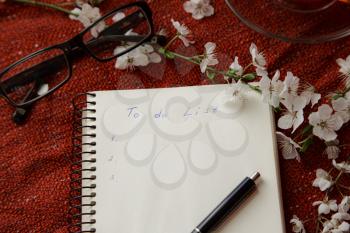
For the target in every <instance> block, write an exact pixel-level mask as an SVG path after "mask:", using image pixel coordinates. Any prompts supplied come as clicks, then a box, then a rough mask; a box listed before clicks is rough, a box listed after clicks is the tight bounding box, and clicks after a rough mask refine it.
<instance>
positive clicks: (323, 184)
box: [312, 168, 333, 192]
mask: <svg viewBox="0 0 350 233" xmlns="http://www.w3.org/2000/svg"><path fill="white" fill-rule="evenodd" d="M332 185H333V180H332V177H331V175H330V174H328V172H326V171H325V170H323V169H321V168H319V169H317V170H316V179H315V180H314V181H313V183H312V186H314V187H318V188H319V189H320V190H321V191H322V192H323V191H325V190H327V189H329V188H330V187H331V186H332Z"/></svg>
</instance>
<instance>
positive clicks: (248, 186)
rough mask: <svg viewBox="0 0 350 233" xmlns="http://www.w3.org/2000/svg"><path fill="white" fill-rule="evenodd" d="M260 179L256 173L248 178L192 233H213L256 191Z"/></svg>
mask: <svg viewBox="0 0 350 233" xmlns="http://www.w3.org/2000/svg"><path fill="white" fill-rule="evenodd" d="M259 177H260V173H259V172H255V173H254V174H253V175H251V176H250V177H246V178H245V179H244V180H243V181H242V182H241V183H240V184H239V185H238V186H237V187H236V188H235V189H234V190H233V191H232V192H231V193H230V194H229V195H228V196H227V197H226V198H225V199H224V200H223V201H222V202H221V203H220V204H219V205H218V206H217V207H216V208H215V209H214V210H213V211H212V212H211V213H210V214H209V215H208V216H207V217H206V218H205V219H204V220H203V221H202V222H201V223H200V224H199V225H198V226H197V227H196V228H195V229H194V230H193V231H192V233H209V232H212V231H213V230H214V229H215V228H216V227H217V226H218V225H219V224H220V222H221V221H223V220H224V218H225V217H226V216H227V215H228V214H229V213H230V212H231V211H233V210H234V209H235V208H236V207H238V206H239V205H240V204H241V203H242V202H243V201H244V200H245V199H246V198H247V197H248V196H249V194H251V193H252V191H254V190H255V188H256V184H255V181H256V180H257V179H258V178H259Z"/></svg>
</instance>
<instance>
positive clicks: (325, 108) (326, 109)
mask: <svg viewBox="0 0 350 233" xmlns="http://www.w3.org/2000/svg"><path fill="white" fill-rule="evenodd" d="M332 112H333V109H332V108H331V107H330V106H329V105H328V104H322V105H321V106H320V107H319V108H318V114H319V116H320V119H321V120H323V121H325V120H328V119H329V118H330V117H331V115H332Z"/></svg>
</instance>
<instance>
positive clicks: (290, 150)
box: [276, 132, 300, 162]
mask: <svg viewBox="0 0 350 233" xmlns="http://www.w3.org/2000/svg"><path fill="white" fill-rule="evenodd" d="M276 135H277V142H278V144H279V146H280V148H281V150H282V156H283V158H284V159H296V160H298V161H299V162H300V155H299V152H298V149H300V146H299V144H298V143H296V142H295V141H293V139H291V138H290V137H287V136H286V135H284V134H283V133H281V132H276Z"/></svg>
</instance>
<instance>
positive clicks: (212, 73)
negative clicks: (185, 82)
mask: <svg viewBox="0 0 350 233" xmlns="http://www.w3.org/2000/svg"><path fill="white" fill-rule="evenodd" d="M206 74H207V77H208V78H209V79H210V80H213V79H214V78H215V76H216V74H215V73H214V72H210V71H208V70H207V71H206Z"/></svg>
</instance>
